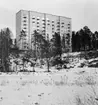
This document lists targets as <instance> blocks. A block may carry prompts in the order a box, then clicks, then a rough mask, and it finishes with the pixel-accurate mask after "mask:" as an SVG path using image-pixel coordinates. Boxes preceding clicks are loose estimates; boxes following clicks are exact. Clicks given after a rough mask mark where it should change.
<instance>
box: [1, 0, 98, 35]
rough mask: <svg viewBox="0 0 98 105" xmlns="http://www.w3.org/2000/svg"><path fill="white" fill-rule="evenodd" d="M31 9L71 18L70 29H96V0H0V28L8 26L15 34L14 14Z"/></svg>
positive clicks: (97, 6) (97, 24)
mask: <svg viewBox="0 0 98 105" xmlns="http://www.w3.org/2000/svg"><path fill="white" fill-rule="evenodd" d="M21 9H24V10H32V11H38V12H43V13H44V12H45V13H51V14H54V15H61V16H66V17H70V18H72V30H74V31H77V30H79V29H80V28H82V27H83V26H85V25H86V26H88V27H89V28H90V29H91V31H93V32H94V31H95V30H97V31H98V0H0V29H1V28H4V27H9V28H10V29H11V30H12V32H13V34H14V35H15V33H16V32H15V21H16V20H15V14H16V12H18V11H19V10H21Z"/></svg>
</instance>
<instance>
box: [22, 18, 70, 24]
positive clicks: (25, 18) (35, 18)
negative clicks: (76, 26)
mask: <svg viewBox="0 0 98 105" xmlns="http://www.w3.org/2000/svg"><path fill="white" fill-rule="evenodd" d="M23 18H24V19H26V18H27V17H26V16H24V17H23ZM32 19H33V20H34V19H36V18H34V17H33V18H32ZM37 20H40V19H39V17H37ZM42 21H45V19H44V18H43V19H42ZM47 21H48V22H50V20H49V19H48V20H47ZM54 22H55V21H53V20H52V23H54ZM57 24H60V22H57ZM61 24H64V22H62V23H61ZM67 25H70V23H68V24H67Z"/></svg>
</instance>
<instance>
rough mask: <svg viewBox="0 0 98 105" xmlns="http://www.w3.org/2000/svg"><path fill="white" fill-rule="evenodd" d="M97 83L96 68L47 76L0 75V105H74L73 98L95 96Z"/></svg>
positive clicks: (40, 73)
mask: <svg viewBox="0 0 98 105" xmlns="http://www.w3.org/2000/svg"><path fill="white" fill-rule="evenodd" d="M97 80H98V72H97V69H96V68H87V67H84V68H72V69H69V70H66V69H63V70H61V71H58V72H57V71H56V72H54V71H53V72H50V73H47V72H35V73H22V72H21V73H18V74H16V73H12V74H11V73H8V74H7V73H0V105H78V104H77V100H78V99H77V97H81V99H84V98H89V97H90V96H94V97H97V95H95V90H96V93H98V92H97V91H98V90H97V88H98V86H97ZM76 99H77V100H76ZM88 105H89V104H88ZM90 105H91V104H90ZM92 105H93V104H92ZM96 105H97V104H96Z"/></svg>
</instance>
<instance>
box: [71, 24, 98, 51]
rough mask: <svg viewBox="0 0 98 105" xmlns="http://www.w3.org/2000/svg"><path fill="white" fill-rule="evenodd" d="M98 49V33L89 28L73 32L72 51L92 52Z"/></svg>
mask: <svg viewBox="0 0 98 105" xmlns="http://www.w3.org/2000/svg"><path fill="white" fill-rule="evenodd" d="M97 49H98V31H95V32H94V33H93V32H92V31H91V30H90V29H89V28H88V27H87V26H85V27H83V28H82V29H80V30H79V31H77V32H75V31H73V32H72V51H73V52H76V51H77V52H80V51H90V50H97Z"/></svg>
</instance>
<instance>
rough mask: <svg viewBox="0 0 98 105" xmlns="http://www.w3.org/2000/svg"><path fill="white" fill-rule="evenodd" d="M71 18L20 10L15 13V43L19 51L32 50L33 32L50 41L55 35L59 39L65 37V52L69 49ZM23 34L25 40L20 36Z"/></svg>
mask: <svg viewBox="0 0 98 105" xmlns="http://www.w3.org/2000/svg"><path fill="white" fill-rule="evenodd" d="M71 26H72V25H71V18H68V17H64V16H56V15H52V14H46V13H40V12H35V11H26V10H20V11H19V12H17V13H16V42H17V46H18V47H19V49H20V50H27V49H28V48H29V49H33V48H34V45H33V44H32V38H33V35H34V31H35V30H36V31H37V32H39V33H41V34H42V35H43V36H44V37H45V39H47V38H48V39H51V38H52V36H53V35H54V34H55V32H56V33H59V34H60V36H61V38H62V37H63V36H64V37H65V46H66V50H67V51H72V48H71V37H72V35H71V34H72V29H71ZM22 31H23V32H25V34H26V36H25V38H22V37H21V36H20V35H21V34H23V32H22Z"/></svg>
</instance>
